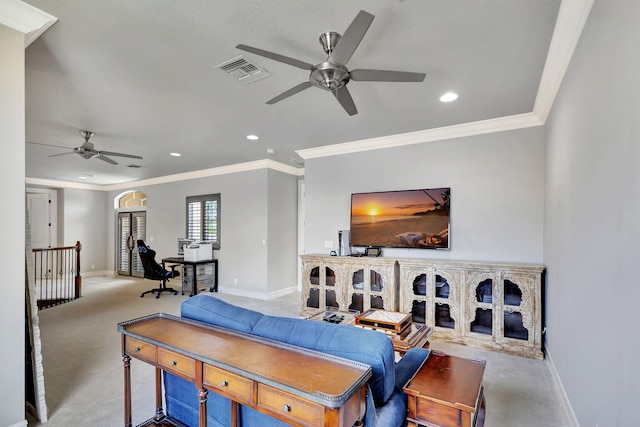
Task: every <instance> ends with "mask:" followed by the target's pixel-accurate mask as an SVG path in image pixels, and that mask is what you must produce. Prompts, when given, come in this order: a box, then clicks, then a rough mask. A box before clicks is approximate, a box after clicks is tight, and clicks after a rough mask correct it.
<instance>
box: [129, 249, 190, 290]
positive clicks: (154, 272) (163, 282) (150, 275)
mask: <svg viewBox="0 0 640 427" xmlns="http://www.w3.org/2000/svg"><path fill="white" fill-rule="evenodd" d="M138 255H139V256H140V261H142V266H143V267H144V278H145V279H149V280H159V281H160V287H158V288H153V289H149V290H148V291H145V292H143V293H142V294H140V298H142V297H144V296H145V294H151V293H156V292H157V293H158V295H156V298H160V294H161V293H162V292H173V294H174V295H178V291H176V290H175V289H173V288H167V282H168V281H169V279H173V278H174V277H178V276H180V272H179V271H176V269H175V268H176V267H177V265H170V266H169V267H171V271H169V270H167V269H165V268H163V267H162V266H161V265H160V264H158V262H157V261H156V251H154V250H153V249H151V248H150V247H149V246H147V245H146V244H145V243H144V240H138Z"/></svg>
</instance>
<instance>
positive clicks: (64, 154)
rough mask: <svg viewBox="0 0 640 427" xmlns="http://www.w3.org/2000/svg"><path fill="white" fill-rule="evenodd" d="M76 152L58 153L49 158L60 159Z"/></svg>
mask: <svg viewBox="0 0 640 427" xmlns="http://www.w3.org/2000/svg"><path fill="white" fill-rule="evenodd" d="M74 153H75V151H67V152H66V153H58V154H52V155H50V156H48V157H58V156H66V155H67V154H74Z"/></svg>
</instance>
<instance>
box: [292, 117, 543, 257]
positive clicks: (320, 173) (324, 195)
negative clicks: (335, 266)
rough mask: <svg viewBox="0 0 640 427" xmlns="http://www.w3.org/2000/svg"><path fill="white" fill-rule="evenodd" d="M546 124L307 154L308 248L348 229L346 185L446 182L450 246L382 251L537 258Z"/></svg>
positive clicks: (359, 188) (408, 186)
mask: <svg viewBox="0 0 640 427" xmlns="http://www.w3.org/2000/svg"><path fill="white" fill-rule="evenodd" d="M543 137H544V129H543V128H542V127H536V128H529V129H525V130H519V131H510V132H500V133H495V134H490V135H482V136H475V137H468V138H461V139H457V140H448V141H439V142H430V143H426V144H419V145H409V146H404V147H399V148H392V149H383V150H375V151H369V152H363V153H355V154H348V155H342V156H334V157H326V158H318V159H310V160H307V161H306V162H305V183H306V208H305V209H306V224H305V233H306V234H305V252H306V253H328V252H329V249H325V248H324V242H325V241H329V240H331V241H333V242H334V247H335V246H336V244H337V242H336V241H337V234H338V230H342V229H349V218H350V206H351V198H350V196H351V193H358V192H368V191H386V190H412V189H420V188H438V187H451V226H450V247H451V249H450V250H448V251H442V250H424V249H384V250H383V253H384V255H386V256H394V257H406V258H434V259H452V260H469V261H502V262H524V263H541V262H542V246H543V244H542V230H543V214H544V139H543Z"/></svg>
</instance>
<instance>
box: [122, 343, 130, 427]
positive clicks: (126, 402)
mask: <svg viewBox="0 0 640 427" xmlns="http://www.w3.org/2000/svg"><path fill="white" fill-rule="evenodd" d="M122 362H123V364H124V426H125V427H131V425H132V424H131V357H129V356H128V355H126V354H125V355H124V356H122Z"/></svg>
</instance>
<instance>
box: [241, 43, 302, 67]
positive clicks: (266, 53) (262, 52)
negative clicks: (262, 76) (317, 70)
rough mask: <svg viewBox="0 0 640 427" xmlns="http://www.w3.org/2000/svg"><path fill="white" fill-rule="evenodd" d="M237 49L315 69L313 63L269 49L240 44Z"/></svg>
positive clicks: (295, 65)
mask: <svg viewBox="0 0 640 427" xmlns="http://www.w3.org/2000/svg"><path fill="white" fill-rule="evenodd" d="M236 48H237V49H240V50H244V51H247V52H251V53H255V54H256V55H260V56H264V57H265V58H269V59H273V60H274V61H278V62H284V63H285V64H289V65H293V66H294V67H298V68H302V69H303V70H309V71H311V70H313V65H312V64H309V63H307V62H304V61H300V60H298V59H294V58H289V57H288V56H284V55H280V54H278V53H273V52H269V51H267V50H262V49H258V48H256V47H251V46H247V45H244V44H239V45H237V46H236Z"/></svg>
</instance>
